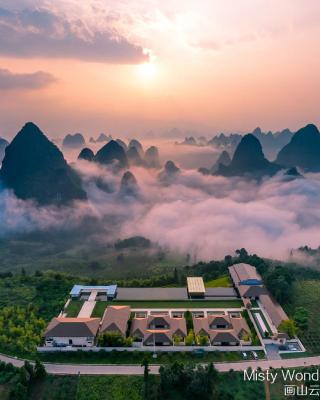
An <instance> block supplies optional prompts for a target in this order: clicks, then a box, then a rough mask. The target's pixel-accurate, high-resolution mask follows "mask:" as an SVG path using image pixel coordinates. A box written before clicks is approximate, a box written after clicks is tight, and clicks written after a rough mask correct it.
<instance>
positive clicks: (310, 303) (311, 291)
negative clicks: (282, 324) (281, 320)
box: [285, 280, 320, 354]
mask: <svg viewBox="0 0 320 400" xmlns="http://www.w3.org/2000/svg"><path fill="white" fill-rule="evenodd" d="M319 306H320V280H308V281H299V282H296V283H295V284H294V296H293V300H292V302H291V303H290V304H287V305H286V306H285V310H286V312H287V313H288V315H290V316H293V315H294V311H295V309H296V308H297V307H304V308H305V309H307V310H308V312H309V327H308V330H307V331H306V332H303V333H300V334H299V338H300V339H301V340H302V342H303V344H304V346H305V347H306V349H307V351H308V352H310V353H314V354H319V353H320V318H319Z"/></svg>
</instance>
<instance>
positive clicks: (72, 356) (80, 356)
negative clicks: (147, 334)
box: [39, 350, 265, 365]
mask: <svg viewBox="0 0 320 400" xmlns="http://www.w3.org/2000/svg"><path fill="white" fill-rule="evenodd" d="M247 353H248V352H247ZM257 353H258V356H259V358H264V357H265V356H264V352H263V351H260V352H257ZM39 357H40V359H41V361H47V362H58V363H66V364H72V363H79V364H81V363H86V364H138V365H140V364H141V362H142V360H143V359H144V358H147V359H148V360H149V362H150V364H168V363H170V362H173V361H180V362H183V363H190V362H194V363H195V362H223V361H239V360H242V359H243V356H242V353H241V352H240V351H230V352H221V351H213V352H210V353H209V352H206V353H203V354H194V353H192V352H179V353H172V352H168V353H164V352H161V353H160V352H159V353H158V357H157V358H156V359H153V358H152V351H144V352H143V351H117V350H114V351H111V352H106V351H103V350H102V351H99V352H84V351H81V350H79V351H77V352H70V353H40V354H39Z"/></svg>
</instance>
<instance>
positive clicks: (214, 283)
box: [204, 275, 232, 288]
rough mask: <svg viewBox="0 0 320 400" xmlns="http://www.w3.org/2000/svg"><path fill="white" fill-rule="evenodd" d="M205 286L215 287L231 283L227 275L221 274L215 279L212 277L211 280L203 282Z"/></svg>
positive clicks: (230, 284) (229, 285)
mask: <svg viewBox="0 0 320 400" xmlns="http://www.w3.org/2000/svg"><path fill="white" fill-rule="evenodd" d="M204 285H205V287H207V288H215V287H231V286H232V283H231V280H230V277H229V275H225V276H221V277H220V278H217V279H212V280H211V281H208V282H205V283H204Z"/></svg>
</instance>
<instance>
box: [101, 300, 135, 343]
mask: <svg viewBox="0 0 320 400" xmlns="http://www.w3.org/2000/svg"><path fill="white" fill-rule="evenodd" d="M130 311H131V308H130V307H129V306H108V307H107V308H106V309H105V312H104V314H103V317H102V322H101V328H100V334H103V333H105V332H117V333H120V334H121V335H122V336H124V337H125V336H126V332H127V328H128V321H129V319H130Z"/></svg>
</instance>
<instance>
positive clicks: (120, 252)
mask: <svg viewBox="0 0 320 400" xmlns="http://www.w3.org/2000/svg"><path fill="white" fill-rule="evenodd" d="M97 234H98V232H97V229H96V226H90V224H89V225H88V224H86V227H85V229H84V228H82V229H79V230H77V231H76V230H73V231H72V232H71V231H59V234H57V233H56V232H54V231H52V232H34V233H29V234H24V235H19V236H17V237H10V238H6V239H0V260H1V262H0V272H2V271H11V272H14V273H17V272H19V271H20V270H21V268H24V269H25V270H26V272H27V273H28V274H29V273H34V272H35V271H36V270H40V271H47V270H54V271H57V272H66V273H70V274H74V275H76V276H87V277H90V278H94V279H107V280H119V279H126V280H129V279H137V278H138V279H143V278H144V279H148V278H149V277H150V276H157V275H163V274H166V273H170V272H172V270H173V268H174V267H179V268H180V267H182V266H183V265H184V264H185V262H186V257H184V256H180V255H177V254H172V253H169V252H163V251H162V250H161V249H160V248H158V247H151V248H141V247H140V248H137V247H126V248H121V249H116V248H114V244H113V243H110V244H107V245H106V244H105V243H103V244H101V243H99V242H98V241H96V240H94V239H93V240H92V239H91V240H90V239H89V237H90V236H91V235H94V236H96V235H97Z"/></svg>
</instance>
